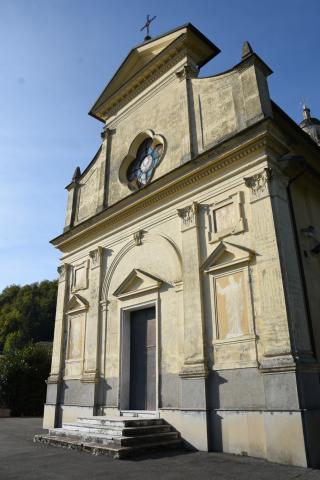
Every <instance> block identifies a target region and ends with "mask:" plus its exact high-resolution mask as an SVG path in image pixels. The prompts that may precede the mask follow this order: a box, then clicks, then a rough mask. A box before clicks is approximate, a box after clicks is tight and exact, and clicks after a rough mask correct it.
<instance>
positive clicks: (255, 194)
mask: <svg viewBox="0 0 320 480" xmlns="http://www.w3.org/2000/svg"><path fill="white" fill-rule="evenodd" d="M271 179H272V170H271V168H264V169H263V170H262V171H261V172H259V173H256V174H255V175H252V177H246V178H245V179H244V181H245V184H246V186H247V187H248V188H249V189H250V193H251V201H254V200H259V199H260V198H262V197H264V196H266V195H268V194H269V183H270V181H271Z"/></svg>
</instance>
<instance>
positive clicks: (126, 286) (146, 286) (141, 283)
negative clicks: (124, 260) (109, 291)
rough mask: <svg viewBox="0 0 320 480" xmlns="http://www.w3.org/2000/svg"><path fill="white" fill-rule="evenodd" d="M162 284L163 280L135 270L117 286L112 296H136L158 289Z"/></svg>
mask: <svg viewBox="0 0 320 480" xmlns="http://www.w3.org/2000/svg"><path fill="white" fill-rule="evenodd" d="M162 283H163V280H161V279H160V278H158V277H155V276H154V275H151V274H150V273H147V272H144V271H142V270H139V269H138V268H135V269H133V270H132V271H131V272H130V273H129V275H128V276H127V277H126V278H125V280H124V281H123V282H122V283H121V284H120V285H119V287H118V288H117V289H116V291H115V292H114V294H113V295H114V296H115V297H118V298H122V297H127V296H132V295H138V294H141V293H145V292H148V291H150V290H155V289H159V288H160V287H161V285H162Z"/></svg>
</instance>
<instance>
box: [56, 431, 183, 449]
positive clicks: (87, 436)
mask: <svg viewBox="0 0 320 480" xmlns="http://www.w3.org/2000/svg"><path fill="white" fill-rule="evenodd" d="M49 436H50V437H54V438H56V437H61V438H63V439H65V438H72V439H74V440H76V441H81V440H82V441H84V442H90V443H96V444H103V445H108V444H115V445H120V446H129V445H139V444H141V443H150V442H151V443H155V442H158V441H166V440H174V439H177V438H179V434H178V433H177V432H165V433H157V434H151V435H138V436H134V437H128V436H114V435H107V434H100V433H99V434H95V433H83V432H77V431H72V430H69V431H67V430H64V429H59V428H56V429H52V430H50V431H49Z"/></svg>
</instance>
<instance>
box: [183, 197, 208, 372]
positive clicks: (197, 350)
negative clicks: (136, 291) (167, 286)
mask: <svg viewBox="0 0 320 480" xmlns="http://www.w3.org/2000/svg"><path fill="white" fill-rule="evenodd" d="M198 208H199V207H198V204H197V203H195V202H193V203H192V204H191V205H188V206H186V207H184V208H181V209H178V215H179V217H180V218H181V236H182V257H183V258H182V262H183V275H184V278H183V306H184V366H183V369H182V371H181V373H180V376H182V377H185V378H187V377H198V376H202V377H204V376H205V375H206V368H205V360H204V338H203V311H202V295H201V281H200V273H199V268H200V252H199V227H198Z"/></svg>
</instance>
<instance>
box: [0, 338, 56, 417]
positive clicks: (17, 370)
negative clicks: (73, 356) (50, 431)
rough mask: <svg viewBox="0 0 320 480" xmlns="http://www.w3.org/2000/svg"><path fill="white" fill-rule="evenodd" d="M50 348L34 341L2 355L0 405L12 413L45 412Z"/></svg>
mask: <svg viewBox="0 0 320 480" xmlns="http://www.w3.org/2000/svg"><path fill="white" fill-rule="evenodd" d="M50 365H51V350H48V348H46V347H43V346H42V345H32V344H29V345H28V346H25V347H23V348H22V349H20V350H18V349H13V350H10V351H9V352H8V353H6V355H3V356H2V357H1V358H0V405H4V406H6V407H7V408H10V409H11V414H12V415H30V416H33V415H42V413H43V404H44V402H45V396H46V383H45V380H46V379H47V378H48V376H49V372H50Z"/></svg>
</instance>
